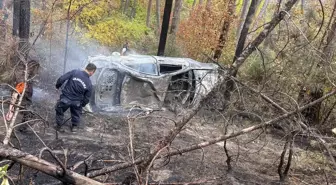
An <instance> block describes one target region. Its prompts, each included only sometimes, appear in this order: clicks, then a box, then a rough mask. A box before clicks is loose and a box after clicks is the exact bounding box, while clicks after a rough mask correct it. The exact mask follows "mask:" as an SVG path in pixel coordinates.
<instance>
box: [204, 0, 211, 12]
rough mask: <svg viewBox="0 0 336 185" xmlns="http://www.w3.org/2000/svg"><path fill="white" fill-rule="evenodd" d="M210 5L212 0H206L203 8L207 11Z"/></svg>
mask: <svg viewBox="0 0 336 185" xmlns="http://www.w3.org/2000/svg"><path fill="white" fill-rule="evenodd" d="M211 5H212V0H207V2H206V5H205V9H206V10H207V11H210V9H211Z"/></svg>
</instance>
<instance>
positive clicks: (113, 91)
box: [95, 68, 120, 110]
mask: <svg viewBox="0 0 336 185" xmlns="http://www.w3.org/2000/svg"><path fill="white" fill-rule="evenodd" d="M118 78H119V72H118V71H117V70H116V69H111V68H104V69H103V70H102V72H101V74H100V75H99V77H98V79H97V83H96V87H95V104H96V106H97V108H99V109H103V110H104V109H106V108H109V107H112V106H114V105H116V104H118V103H119V102H118V97H119V93H120V92H119V90H118V89H119V88H118Z"/></svg>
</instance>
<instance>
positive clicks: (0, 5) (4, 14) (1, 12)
mask: <svg viewBox="0 0 336 185" xmlns="http://www.w3.org/2000/svg"><path fill="white" fill-rule="evenodd" d="M10 4H11V3H8V2H7V1H6V0H0V16H1V18H2V19H0V40H5V38H6V33H7V25H8V24H7V19H8V14H9V12H8V11H7V10H8V9H9V6H10Z"/></svg>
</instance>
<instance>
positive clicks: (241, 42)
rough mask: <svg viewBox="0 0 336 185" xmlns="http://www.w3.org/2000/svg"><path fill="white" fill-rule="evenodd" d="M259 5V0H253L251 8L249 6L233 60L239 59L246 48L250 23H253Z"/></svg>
mask: <svg viewBox="0 0 336 185" xmlns="http://www.w3.org/2000/svg"><path fill="white" fill-rule="evenodd" d="M257 5H258V0H252V2H251V5H250V8H249V10H248V12H247V15H246V18H245V22H244V25H243V28H242V30H241V33H240V37H239V40H238V44H237V48H236V52H235V56H234V57H233V62H234V61H235V60H236V59H237V57H238V56H239V55H240V54H241V53H242V51H243V49H244V45H245V41H246V37H247V34H248V31H249V29H250V25H251V23H252V18H253V16H254V13H255V10H256V8H257Z"/></svg>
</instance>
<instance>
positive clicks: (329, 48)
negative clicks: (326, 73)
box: [323, 3, 336, 64]
mask: <svg viewBox="0 0 336 185" xmlns="http://www.w3.org/2000/svg"><path fill="white" fill-rule="evenodd" d="M335 5H336V3H335ZM333 19H334V20H333V23H332V25H331V28H330V30H329V33H328V35H327V42H326V45H325V46H324V48H323V54H324V57H323V58H324V60H325V62H323V63H325V64H330V62H331V60H332V58H333V54H334V51H333V46H334V45H335V44H334V40H335V35H336V34H335V31H336V16H334V17H333Z"/></svg>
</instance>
